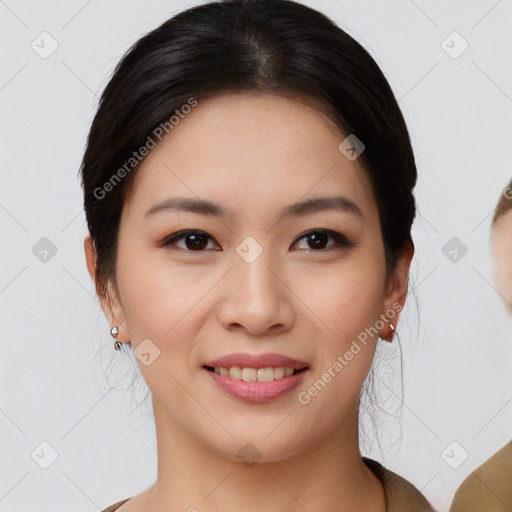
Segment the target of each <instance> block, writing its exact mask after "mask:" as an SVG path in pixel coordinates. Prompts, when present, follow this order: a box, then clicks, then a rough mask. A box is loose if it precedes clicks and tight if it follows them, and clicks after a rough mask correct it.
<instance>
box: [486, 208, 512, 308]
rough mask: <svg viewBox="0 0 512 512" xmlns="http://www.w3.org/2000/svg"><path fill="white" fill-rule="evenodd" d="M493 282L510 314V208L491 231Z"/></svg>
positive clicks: (511, 213) (511, 227)
mask: <svg viewBox="0 0 512 512" xmlns="http://www.w3.org/2000/svg"><path fill="white" fill-rule="evenodd" d="M491 250H492V255H493V261H494V275H493V279H494V284H495V286H496V289H497V290H498V293H499V294H500V296H501V298H502V300H503V303H504V304H505V307H506V308H507V311H508V312H509V314H512V261H511V259H510V255H511V254H512V210H509V211H508V212H507V213H505V214H504V215H502V216H501V217H499V218H498V220H497V221H496V223H495V225H494V227H493V230H492V232H491Z"/></svg>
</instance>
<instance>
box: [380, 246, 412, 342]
mask: <svg viewBox="0 0 512 512" xmlns="http://www.w3.org/2000/svg"><path fill="white" fill-rule="evenodd" d="M413 256H414V245H413V243H412V242H411V241H408V242H406V244H405V245H404V248H403V250H402V252H401V255H400V258H399V259H398V261H397V264H396V267H395V269H394V271H393V274H392V275H390V276H389V278H388V282H387V283H386V294H385V296H384V302H383V306H382V311H381V319H383V320H384V321H385V322H386V325H385V327H383V329H382V330H381V338H382V339H384V340H386V341H392V340H393V336H394V334H395V329H396V326H397V323H398V317H399V316H400V312H401V311H402V309H403V307H404V304H405V299H406V297H407V289H408V279H409V268H410V266H411V261H412V258H413Z"/></svg>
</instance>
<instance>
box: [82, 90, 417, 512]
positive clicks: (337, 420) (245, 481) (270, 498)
mask: <svg viewBox="0 0 512 512" xmlns="http://www.w3.org/2000/svg"><path fill="white" fill-rule="evenodd" d="M345 137H346V136H345V135H344V134H343V133H342V132H341V131H340V130H339V129H338V128H337V127H336V126H335V125H334V123H333V122H332V121H330V120H329V119H328V118H327V117H326V116H325V115H324V114H323V113H321V112H320V111H319V110H318V109H316V108H314V107H313V106H312V105H309V104H307V103H306V102H305V101H304V100H298V99H292V98H286V97H283V96H278V95H270V94H257V95H256V94H229V95H223V96H217V97H214V98H209V99H205V100H201V101H200V102H199V105H198V106H197V107H195V108H194V109H193V111H192V112H191V113H190V114H188V115H187V116H186V117H185V119H183V120H182V121H180V123H179V125H177V126H176V127H175V128H174V130H173V131H172V132H171V133H170V135H169V136H168V137H167V138H166V139H164V140H163V141H162V142H161V143H160V144H159V145H158V146H157V147H156V148H155V149H153V150H152V151H151V152H150V154H149V155H148V157H147V158H146V159H145V161H144V162H143V164H142V166H141V167H140V169H139V170H138V174H137V175H136V177H135V180H134V184H133V185H134V186H133V189H132V191H131V194H130V196H129V198H128V200H127V202H126V204H125V206H124V208H123V214H122V219H121V224H120V231H119V248H118V261H117V267H116V280H117V283H116V284H117V286H115V287H114V288H115V292H116V296H114V297H111V300H110V303H109V302H108V301H106V300H105V299H103V301H102V304H103V310H104V312H105V315H106V317H107V319H108V321H109V324H110V326H113V325H117V326H119V327H120V333H119V335H118V340H120V341H122V342H128V341H129V340H131V344H132V348H133V349H134V350H136V348H137V346H138V345H139V344H140V343H141V341H142V340H144V339H146V338H149V339H150V340H151V341H152V343H154V344H155V345H156V346H157V347H158V348H159V350H160V355H159V357H158V358H156V359H155V360H154V361H153V362H152V364H150V365H149V366H146V365H144V364H142V363H141V362H140V361H139V360H137V362H138V365H139V367H140V371H141V372H142V374H143V377H144V379H145V380H146V382H147V384H148V386H149V388H150V390H151V391H152V400H153V407H154V414H155V424H156V434H157V450H158V478H157V481H156V483H155V484H154V485H153V486H151V487H150V488H148V489H146V490H145V491H143V492H142V493H140V494H138V495H137V496H135V497H134V498H132V499H131V500H129V501H128V502H126V503H125V504H124V505H123V506H122V507H120V509H119V510H120V512H131V511H135V510H137V511H138V512H140V511H150V510H151V511H152V512H155V511H164V510H165V511H167V512H169V511H171V512H172V511H178V510H179V511H186V510H189V511H193V510H196V509H197V510H200V511H201V512H214V511H215V512H218V511H221V510H222V511H223V512H231V511H237V512H239V511H240V510H247V511H249V510H250V511H257V510H258V511H259V510H268V511H280V512H291V511H297V510H303V509H306V510H315V511H318V512H323V511H328V510H329V511H330V510H367V511H371V512H384V511H385V509H386V507H385V496H384V492H383V488H382V486H381V484H380V482H379V481H378V479H377V478H376V477H375V476H374V475H373V473H371V471H370V470H369V469H367V467H366V465H365V464H364V463H363V462H362V460H361V457H360V454H359V448H358V403H359V393H360V390H361V386H362V384H363V381H364V379H365V377H366V376H367V374H368V371H369V369H370V367H371V363H372V359H373V355H374V351H375V346H376V342H377V337H373V338H370V339H369V341H368V343H367V345H366V346H364V345H363V346H362V350H361V351H360V352H359V353H358V354H357V355H355V356H354V358H353V359H352V360H351V361H350V362H349V364H348V365H347V366H346V367H344V369H343V370H342V371H341V372H340V373H339V374H337V376H336V377H335V378H333V379H332V380H331V382H330V383H328V385H326V386H325V388H324V389H323V390H322V391H321V392H320V393H319V394H318V395H317V396H315V397H314V398H313V399H312V400H311V401H310V403H308V404H307V405H303V404H301V403H300V402H299V401H298V399H297V394H298V393H299V392H300V391H302V390H307V388H309V387H310V386H311V385H312V384H313V383H314V382H315V381H317V380H318V379H319V378H320V377H321V375H322V374H323V373H324V372H325V371H326V370H327V369H328V368H329V367H330V366H331V365H332V364H333V363H334V362H335V361H336V359H337V357H338V355H343V354H344V353H345V352H346V350H348V349H349V347H350V345H351V343H352V341H353V340H355V339H356V338H357V336H358V334H359V333H361V332H362V331H363V330H364V329H365V328H366V327H370V326H373V325H374V324H375V322H376V321H377V320H378V319H379V315H381V314H384V313H385V312H386V311H388V310H389V309H390V308H392V305H393V304H397V303H398V304H400V305H403V303H404V301H405V296H406V293H407V275H408V270H409V265H410V261H411V258H412V255H413V249H412V247H411V246H410V245H407V246H406V249H405V251H404V254H403V256H402V257H401V259H400V261H399V264H398V266H397V269H396V271H395V272H394V273H393V274H392V275H388V274H387V272H386V267H385V256H384V255H385V253H384V244H383V239H382V234H381V231H380V221H379V215H378V210H377V205H376V201H375V197H374V194H373V191H372V187H371V183H370V181H369V178H368V176H367V173H366V171H365V170H364V169H363V168H362V167H361V165H360V164H359V162H358V160H355V161H349V160H348V159H347V158H346V157H345V156H344V155H343V154H342V153H341V152H340V151H339V150H338V146H339V144H340V143H341V142H342V141H343V140H344V139H345ZM178 195H179V196H186V197H191V198H196V199H197V197H199V198H201V199H203V200H211V201H214V202H216V203H219V204H221V205H223V206H224V207H226V208H229V209H230V210H231V211H232V215H231V216H229V217H226V218H225V219H224V218H222V219H221V218H219V217H217V216H203V215H199V214H197V213H189V212H177V211H170V210H168V211H165V212H160V213H158V214H154V215H152V216H148V218H145V217H144V213H145V212H146V211H147V210H148V209H149V208H151V207H152V206H154V205H155V204H157V203H160V202H161V201H164V200H166V199H168V198H170V197H174V196H178ZM334 195H343V196H344V197H345V198H347V199H349V200H350V201H353V202H354V203H356V204H357V206H358V207H359V209H360V211H361V216H358V215H356V214H354V213H351V212H349V211H341V210H327V211H320V212H315V213H310V214H308V215H306V216H303V217H292V216H286V217H283V216H282V215H281V214H280V211H281V209H282V208H283V207H284V206H286V205H289V204H291V203H295V202H297V201H301V200H305V199H309V198H312V197H323V196H334ZM183 229H191V230H196V231H197V230H200V231H201V232H204V233H206V234H207V235H208V236H209V237H211V238H206V241H205V245H204V246H203V247H204V248H203V249H202V252H198V251H197V250H196V251H194V249H193V245H192V249H191V248H190V247H191V244H190V243H189V245H188V246H187V243H186V242H187V240H186V239H181V240H179V241H177V242H175V244H174V246H169V247H161V246H159V243H158V242H159V241H160V240H162V239H164V238H165V237H168V236H169V235H171V234H173V233H177V232H178V231H180V230H183ZM315 229H316V230H318V229H330V230H333V231H335V232H338V233H340V234H343V235H345V237H346V238H347V239H348V240H349V241H351V242H353V243H354V244H355V245H354V246H353V247H343V246H340V247H337V244H336V240H335V239H333V238H330V237H329V238H327V239H326V241H325V245H324V246H322V247H325V248H320V249H318V248H315V245H314V243H311V241H310V242H309V243H308V238H307V237H304V235H305V234H307V233H309V232H311V231H314V230H315ZM247 236H251V237H253V238H254V239H255V240H257V242H258V243H259V244H260V246H261V247H262V249H263V252H262V254H261V255H260V256H259V257H258V258H257V259H256V260H255V261H253V262H252V263H247V262H246V261H245V260H244V259H242V258H241V257H240V256H239V255H238V254H237V252H236V248H237V246H238V245H239V244H240V243H241V242H242V241H243V240H244V239H245V238H246V237H247ZM206 242H207V245H206ZM84 245H85V252H86V260H87V266H88V269H89V272H90V274H91V276H92V277H93V278H94V269H95V267H94V260H95V258H94V249H93V246H92V244H91V243H90V239H89V238H88V237H86V239H85V244H84ZM215 248H220V250H217V251H216V250H214V249H215ZM396 322H397V316H395V318H394V319H393V321H392V323H393V325H395V326H396ZM381 334H382V336H383V337H392V331H391V328H390V327H389V324H388V323H386V324H385V326H384V327H383V329H382V332H381ZM233 352H246V353H251V354H262V353H266V352H277V353H281V354H285V355H287V356H290V357H293V358H295V359H298V360H300V361H304V362H306V363H307V364H308V366H309V371H308V374H307V375H306V379H305V381H304V384H303V385H301V386H300V388H299V389H298V390H294V391H292V392H291V393H289V394H287V395H285V396H283V397H281V398H279V399H277V400H275V401H273V402H270V403H266V404H254V403H247V402H243V401H240V400H237V399H234V398H232V397H231V396H229V395H227V394H225V393H224V392H223V391H221V390H220V389H219V388H218V387H217V386H216V385H215V384H213V383H212V382H211V380H210V378H209V376H208V375H207V374H205V370H203V369H202V366H203V364H204V363H205V362H206V361H207V360H211V359H215V358H217V357H220V356H223V355H226V354H230V353H233ZM247 442H251V443H253V445H255V446H256V447H257V448H258V450H259V451H260V452H261V454H262V457H261V459H260V460H259V461H258V462H257V464H255V465H253V466H251V467H248V466H246V465H244V464H243V463H241V461H240V460H239V459H238V457H237V452H238V451H239V450H240V449H241V448H242V447H243V446H244V445H245V444H246V443H247ZM191 507H195V508H191Z"/></svg>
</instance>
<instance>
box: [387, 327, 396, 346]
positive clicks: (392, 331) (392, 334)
mask: <svg viewBox="0 0 512 512" xmlns="http://www.w3.org/2000/svg"><path fill="white" fill-rule="evenodd" d="M389 327H390V329H391V339H390V340H388V341H389V342H390V343H391V342H392V341H393V336H394V335H395V326H394V325H393V324H392V323H391V322H390V323H389Z"/></svg>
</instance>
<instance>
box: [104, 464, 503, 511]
mask: <svg viewBox="0 0 512 512" xmlns="http://www.w3.org/2000/svg"><path fill="white" fill-rule="evenodd" d="M363 461H364V463H365V464H366V465H367V466H368V468H370V470H371V471H372V473H373V474H374V475H375V476H376V477H377V478H378V479H379V480H380V481H381V483H382V486H383V487H384V493H385V495H386V509H387V512H435V510H434V509H433V508H432V506H431V505H430V504H429V503H428V501H427V500H426V499H425V497H424V496H423V495H422V494H421V493H420V491H418V489H416V487H414V485H412V484H411V483H409V482H408V481H407V480H405V479H404V478H402V477H401V476H399V475H397V474H396V473H393V472H392V471H390V470H389V469H386V468H385V467H384V466H382V465H381V464H379V463H378V462H377V461H374V460H372V459H367V458H365V457H363ZM129 499H130V498H126V499H124V500H121V501H118V502H117V503H114V504H113V505H111V506H110V507H108V508H106V509H105V510H103V511H102V512H114V511H115V510H117V509H118V508H119V507H120V506H121V505H122V504H123V503H125V502H126V501H128V500H129ZM461 510H462V509H461ZM482 510H483V509H482ZM482 510H480V511H479V512H482ZM507 510H508V509H507ZM489 511H490V509H489ZM493 511H494V509H493Z"/></svg>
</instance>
